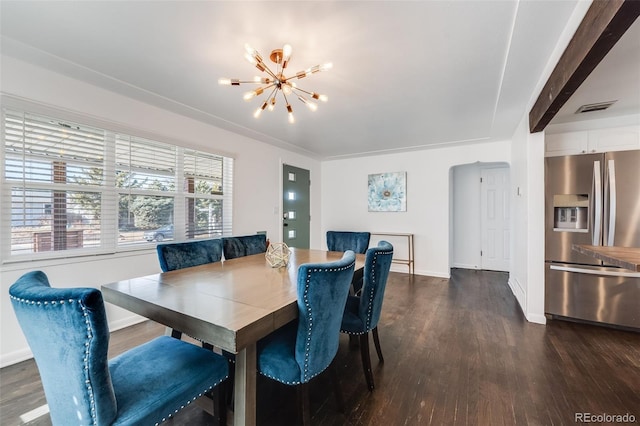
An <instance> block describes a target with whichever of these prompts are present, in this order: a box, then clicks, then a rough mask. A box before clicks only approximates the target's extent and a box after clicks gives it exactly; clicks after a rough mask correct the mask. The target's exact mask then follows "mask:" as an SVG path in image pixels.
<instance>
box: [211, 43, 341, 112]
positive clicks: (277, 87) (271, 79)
mask: <svg viewBox="0 0 640 426" xmlns="http://www.w3.org/2000/svg"><path fill="white" fill-rule="evenodd" d="M244 47H245V50H246V51H247V52H246V54H245V58H246V59H247V60H248V61H249V62H250V63H251V64H253V65H255V66H256V68H258V69H259V70H260V71H262V72H263V73H265V74H266V76H265V77H255V78H254V79H253V80H240V79H237V78H221V79H219V80H218V83H219V84H222V85H224V86H240V85H243V84H258V85H260V87H258V88H257V89H255V90H251V91H249V92H247V93H245V95H244V99H245V100H246V101H248V100H251V99H253V98H255V97H256V96H260V95H262V94H263V93H265V92H266V93H268V96H267V98H266V99H265V100H264V101H263V102H262V103H261V105H260V106H259V107H258V109H256V112H255V113H254V114H253V116H254V117H255V118H258V117H260V114H261V113H262V111H264V110H265V109H268V110H269V111H273V109H274V107H275V105H276V95H278V94H279V93H282V97H283V99H284V103H285V107H286V109H287V113H288V116H289V123H291V124H293V123H294V122H295V119H294V118H293V108H292V107H291V105H290V104H289V98H287V96H290V97H294V96H295V97H297V98H298V99H299V100H300V102H302V103H303V104H304V105H306V106H307V108H309V109H310V110H311V111H315V110H316V109H317V108H318V104H316V103H315V102H314V100H320V101H323V102H326V101H327V97H326V96H325V95H321V94H319V93H316V92H310V91H307V90H304V89H302V88H300V87H298V86H297V85H296V83H295V82H294V81H293V79H294V78H295V79H301V78H304V77H306V76H308V75H311V74H315V73H317V72H320V71H325V70H328V69H331V67H332V66H333V65H332V64H331V63H326V64H324V65H316V66H313V67H311V68H307V69H306V70H304V71H299V72H297V73H295V74H291V75H290V76H289V77H287V76H285V75H284V72H285V69H286V68H287V65H288V64H289V60H290V59H291V46H290V45H288V44H285V45H284V47H283V48H282V49H275V50H274V51H272V52H271V55H269V59H271V61H272V62H273V63H274V64H275V65H276V68H275V70H272V69H271V68H269V66H268V65H267V64H266V63H265V62H264V61H263V59H262V56H261V55H260V54H259V53H258V51H257V50H255V49H254V48H253V47H251V46H249V45H248V44H246V45H245V46H244ZM305 95H306V96H308V97H305Z"/></svg>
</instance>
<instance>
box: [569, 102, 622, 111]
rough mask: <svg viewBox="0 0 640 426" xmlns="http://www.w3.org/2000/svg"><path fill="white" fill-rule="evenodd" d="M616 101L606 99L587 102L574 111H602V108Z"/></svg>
mask: <svg viewBox="0 0 640 426" xmlns="http://www.w3.org/2000/svg"><path fill="white" fill-rule="evenodd" d="M616 102H618V101H617V100H616V101H608V102H598V103H597V104H587V105H582V106H581V107H580V108H578V110H577V111H576V114H582V113H583V112H592V111H602V110H603V109H607V108H609V107H610V106H611V105H613V104H615V103H616Z"/></svg>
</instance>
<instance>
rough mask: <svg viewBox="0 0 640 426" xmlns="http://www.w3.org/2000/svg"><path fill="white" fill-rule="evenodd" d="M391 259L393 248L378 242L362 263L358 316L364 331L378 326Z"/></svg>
mask: <svg viewBox="0 0 640 426" xmlns="http://www.w3.org/2000/svg"><path fill="white" fill-rule="evenodd" d="M392 258H393V246H392V245H391V244H390V243H389V242H387V241H380V242H379V243H378V246H377V247H372V248H370V249H369V250H367V253H366V257H365V261H364V276H363V285H362V293H361V294H360V306H359V308H358V313H359V316H360V318H361V319H362V322H363V323H364V326H365V330H366V331H370V330H372V329H374V328H375V327H377V326H378V321H379V320H380V311H382V300H383V299H384V290H385V288H386V286H387V278H389V270H390V269H391V259H392Z"/></svg>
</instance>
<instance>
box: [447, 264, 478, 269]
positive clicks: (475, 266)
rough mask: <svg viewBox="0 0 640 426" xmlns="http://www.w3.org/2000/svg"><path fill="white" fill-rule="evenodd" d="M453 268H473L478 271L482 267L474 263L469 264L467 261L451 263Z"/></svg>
mask: <svg viewBox="0 0 640 426" xmlns="http://www.w3.org/2000/svg"><path fill="white" fill-rule="evenodd" d="M451 267H452V268H460V269H473V270H476V271H479V270H480V267H479V266H478V265H472V264H467V263H454V264H452V265H451Z"/></svg>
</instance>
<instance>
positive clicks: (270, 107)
mask: <svg viewBox="0 0 640 426" xmlns="http://www.w3.org/2000/svg"><path fill="white" fill-rule="evenodd" d="M275 107H276V97H275V96H274V97H273V98H271V101H270V102H269V111H273V109H274V108H275Z"/></svg>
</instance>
